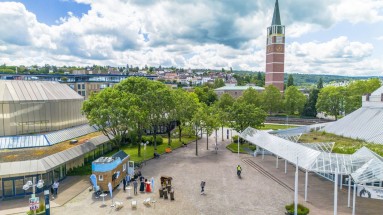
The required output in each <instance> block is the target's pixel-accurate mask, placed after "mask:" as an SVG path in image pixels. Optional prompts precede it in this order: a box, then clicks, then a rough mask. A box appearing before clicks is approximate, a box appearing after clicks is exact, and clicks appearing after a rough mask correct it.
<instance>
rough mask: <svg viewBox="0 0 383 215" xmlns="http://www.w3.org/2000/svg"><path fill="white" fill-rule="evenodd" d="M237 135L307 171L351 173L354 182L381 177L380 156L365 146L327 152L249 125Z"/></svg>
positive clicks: (381, 164)
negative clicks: (339, 152) (348, 152)
mask: <svg viewBox="0 0 383 215" xmlns="http://www.w3.org/2000/svg"><path fill="white" fill-rule="evenodd" d="M240 137H242V138H244V139H245V140H247V141H248V142H250V143H252V144H254V145H257V146H260V147H261V148H263V149H265V150H267V151H269V152H271V153H273V154H275V155H277V156H279V157H281V158H284V159H286V160H287V161H289V162H290V163H293V164H295V165H296V164H297V162H298V166H299V167H300V168H303V169H306V170H308V171H314V172H322V173H332V174H334V173H335V172H336V168H337V169H338V173H339V174H343V175H351V176H352V178H353V179H354V181H355V182H356V183H368V182H375V181H382V180H383V162H382V160H383V159H382V157H380V156H379V155H377V154H376V153H374V152H372V151H371V150H369V149H368V148H366V147H363V148H361V149H359V150H358V151H357V152H355V153H354V154H351V155H347V154H337V153H329V152H326V151H323V150H318V149H315V147H313V148H311V147H307V146H305V145H303V144H299V143H294V142H291V141H289V140H286V139H282V138H280V137H277V136H274V135H272V134H269V133H267V132H264V131H260V130H256V129H254V128H250V127H248V128H247V129H245V130H244V131H243V132H242V133H241V134H240Z"/></svg>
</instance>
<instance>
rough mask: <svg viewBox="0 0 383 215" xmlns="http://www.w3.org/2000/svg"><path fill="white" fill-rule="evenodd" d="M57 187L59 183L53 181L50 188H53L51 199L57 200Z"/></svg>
mask: <svg viewBox="0 0 383 215" xmlns="http://www.w3.org/2000/svg"><path fill="white" fill-rule="evenodd" d="M59 185H60V183H59V182H58V181H55V183H53V185H52V188H53V199H55V197H56V198H57V193H58V189H59Z"/></svg>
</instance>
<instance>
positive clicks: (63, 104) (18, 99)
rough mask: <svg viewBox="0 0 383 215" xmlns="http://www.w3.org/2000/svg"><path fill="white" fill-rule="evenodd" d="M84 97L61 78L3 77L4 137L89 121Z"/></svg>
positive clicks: (0, 128)
mask: <svg viewBox="0 0 383 215" xmlns="http://www.w3.org/2000/svg"><path fill="white" fill-rule="evenodd" d="M83 101H84V98H83V97H82V96H80V95H78V94H77V93H76V92H75V91H73V90H72V89H71V88H70V87H68V86H67V85H65V84H60V83H58V82H48V81H18V80H0V137H1V136H12V135H21V134H30V133H40V132H47V131H56V130H60V129H65V128H69V127H73V126H77V125H82V124H85V123H87V120H86V118H85V116H84V115H83V114H82V113H81V107H82V104H83Z"/></svg>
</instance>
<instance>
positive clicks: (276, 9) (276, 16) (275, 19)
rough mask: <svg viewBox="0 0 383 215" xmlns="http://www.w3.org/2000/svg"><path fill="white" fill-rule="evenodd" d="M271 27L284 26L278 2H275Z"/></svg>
mask: <svg viewBox="0 0 383 215" xmlns="http://www.w3.org/2000/svg"><path fill="white" fill-rule="evenodd" d="M271 25H282V24H281V15H280V14H279V4H278V0H276V1H275V7H274V14H273V21H272V22H271Z"/></svg>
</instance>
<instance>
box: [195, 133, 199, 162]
mask: <svg viewBox="0 0 383 215" xmlns="http://www.w3.org/2000/svg"><path fill="white" fill-rule="evenodd" d="M195 155H196V156H198V130H197V128H196V129H195Z"/></svg>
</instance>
